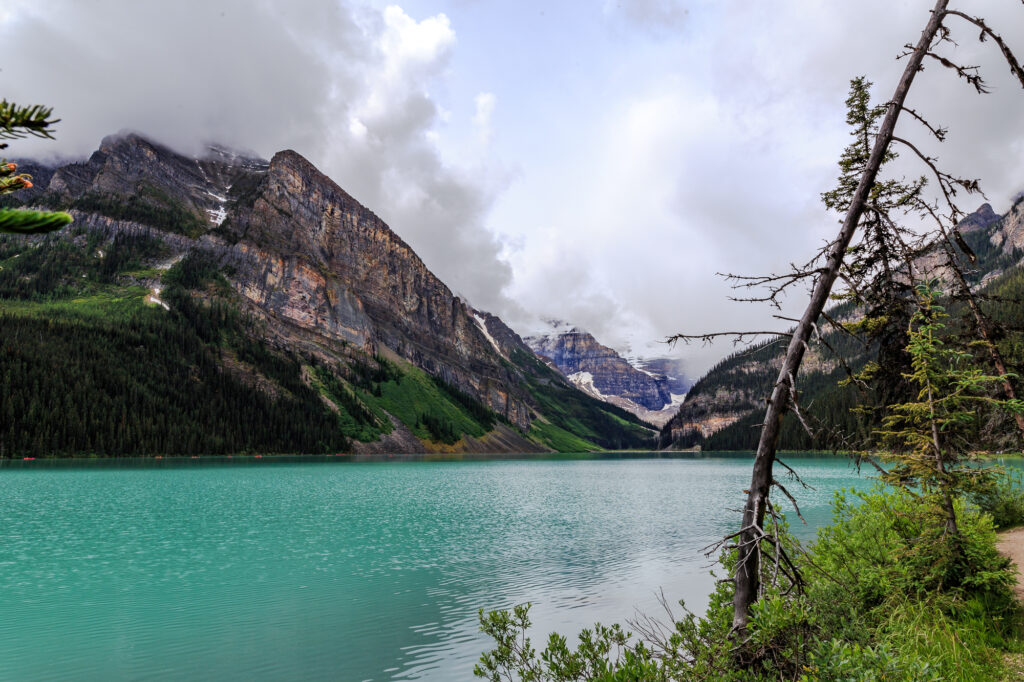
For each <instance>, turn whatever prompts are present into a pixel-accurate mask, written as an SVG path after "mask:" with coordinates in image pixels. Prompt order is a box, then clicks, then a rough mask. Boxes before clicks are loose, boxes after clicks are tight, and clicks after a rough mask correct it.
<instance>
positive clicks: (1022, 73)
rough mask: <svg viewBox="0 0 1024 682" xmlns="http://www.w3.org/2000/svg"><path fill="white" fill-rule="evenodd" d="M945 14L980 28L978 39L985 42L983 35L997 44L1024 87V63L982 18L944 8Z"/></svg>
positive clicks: (1011, 70)
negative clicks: (1023, 63)
mask: <svg viewBox="0 0 1024 682" xmlns="http://www.w3.org/2000/svg"><path fill="white" fill-rule="evenodd" d="M945 14H946V15H947V16H954V17H960V18H961V19H963V20H964V21H968V22H970V23H972V24H974V25H975V26H977V27H978V28H979V29H981V34H980V35H979V36H978V40H980V41H981V42H985V36H988V37H989V38H991V39H992V42H994V43H995V44H996V45H998V46H999V49H1000V50H1001V51H1002V53H1003V57H1005V58H1006V62H1007V64H1008V65H1009V66H1010V72H1011V73H1012V74H1013V75H1014V76H1016V77H1017V80H1019V81H1020V85H1021V87H1024V65H1022V64H1021V62H1020V61H1019V60H1018V59H1017V57H1015V56H1014V54H1013V52H1012V51H1011V50H1010V47H1009V46H1008V45H1007V44H1006V42H1005V41H1004V40H1003V39H1002V37H1000V36H999V35H998V34H996V33H995V32H994V31H993V30H992V29H991V28H989V27H988V25H987V24H986V23H985V22H984V20H982V19H981V18H980V17H971V16H968V15H966V14H964V13H963V12H959V11H957V10H946V12H945Z"/></svg>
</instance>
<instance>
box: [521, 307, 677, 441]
mask: <svg viewBox="0 0 1024 682" xmlns="http://www.w3.org/2000/svg"><path fill="white" fill-rule="evenodd" d="M551 325H552V330H551V331H550V332H548V333H545V334H537V335H533V336H529V337H527V338H526V339H525V341H526V343H527V345H529V346H530V348H532V349H533V351H534V352H535V353H536V354H537V355H538V356H540V357H541V358H542V359H544V360H546V361H547V362H549V363H550V365H551V366H553V367H555V368H556V369H558V371H559V372H561V373H562V374H564V375H565V376H566V377H567V378H568V379H569V380H570V381H572V382H573V383H574V384H575V385H576V386H577V387H578V388H580V389H581V390H582V391H584V392H586V393H588V394H590V395H592V396H594V397H595V398H598V399H600V400H604V401H605V402H609V403H611V404H613V405H617V406H618V407H621V408H623V409H625V410H628V411H630V412H632V413H633V414H636V415H637V416H639V417H640V418H642V419H644V420H646V421H649V422H651V423H652V424H656V425H659V426H660V425H661V424H663V423H664V422H666V421H667V420H668V419H670V418H671V417H672V415H673V414H675V407H677V406H678V405H679V401H680V400H681V399H682V397H683V395H684V394H685V393H686V389H687V388H688V383H687V381H686V378H685V376H683V374H682V372H681V367H680V366H679V363H678V361H676V360H674V359H671V358H657V359H653V360H640V359H635V360H634V361H633V362H630V361H629V360H627V359H625V358H624V357H622V356H621V355H619V353H617V352H616V351H615V350H613V349H611V348H609V347H607V346H604V345H602V344H601V343H599V342H598V341H597V339H595V338H594V337H593V335H591V334H590V333H589V332H587V331H585V330H583V329H580V328H579V327H575V326H573V325H569V324H566V323H561V322H552V323H551ZM669 369H671V371H672V372H674V373H673V374H671V375H670V374H668V372H667V371H665V370H669Z"/></svg>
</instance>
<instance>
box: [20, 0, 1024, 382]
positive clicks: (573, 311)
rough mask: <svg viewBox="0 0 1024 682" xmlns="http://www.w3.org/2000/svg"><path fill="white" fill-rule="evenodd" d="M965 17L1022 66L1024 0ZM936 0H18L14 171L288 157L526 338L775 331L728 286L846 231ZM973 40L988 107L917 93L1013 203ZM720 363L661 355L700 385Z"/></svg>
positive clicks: (1004, 204) (692, 353)
mask: <svg viewBox="0 0 1024 682" xmlns="http://www.w3.org/2000/svg"><path fill="white" fill-rule="evenodd" d="M952 4H953V5H956V6H957V7H959V8H963V9H965V10H966V11H968V12H969V13H972V14H981V13H983V14H984V15H985V16H987V18H988V19H989V20H990V22H991V23H992V24H993V25H994V26H995V27H997V30H999V31H1000V32H1002V33H1003V35H1004V37H1005V38H1006V39H1007V40H1008V42H1009V43H1010V44H1011V46H1012V47H1014V48H1015V49H1016V50H1017V52H1018V55H1020V56H1024V7H1022V6H1021V5H1020V4H1019V3H1014V2H985V1H984V0H960V1H959V2H957V1H954V2H953V3H952ZM931 5H932V2H931V1H930V0H913V1H909V0H857V2H850V1H849V0H832V1H831V2H812V1H811V0H803V1H799V0H790V1H786V0H778V1H776V0H760V1H758V2H751V1H746V2H740V1H739V0H735V1H728V0H707V1H706V2H691V1H689V0H619V1H617V0H589V1H586V0H576V1H570V0H565V1H555V2H523V1H519V2H500V3H499V2H496V1H486V2H485V1H483V0H407V1H405V2H402V4H400V5H395V4H387V3H383V2H380V3H378V2H373V1H371V2H367V3H358V2H336V1H334V0H322V1H317V0H307V1H296V2H290V3H287V4H286V3H273V2H258V1H253V0H236V1H224V0H202V1H201V2H197V1H192V0H187V1H185V0H178V1H176V2H173V3H170V2H162V1H160V2H158V1H156V0H150V1H145V0H135V1H129V0H123V1H120V2H114V1H102V0H94V1H89V2H83V1H81V0H63V1H62V0H47V2H45V3H40V2H22V1H21V0H3V4H2V5H0V40H2V42H0V44H3V45H4V53H3V59H2V60H0V69H2V70H0V95H2V96H3V97H6V98H7V99H11V100H14V101H17V102H19V103H36V102H40V103H46V104H49V105H52V106H53V107H54V108H55V113H56V115H58V116H59V117H60V118H62V119H63V120H62V122H61V124H60V125H59V127H58V141H57V142H47V143H36V142H34V141H32V142H19V143H16V144H15V145H12V147H11V149H10V150H9V153H10V155H11V156H12V158H18V157H19V156H39V155H42V154H54V155H62V156H68V157H73V156H85V155H88V154H89V153H90V152H91V151H92V150H94V149H95V148H96V147H97V146H98V145H99V142H100V140H101V139H102V138H103V137H104V136H105V135H107V134H110V133H113V132H116V131H118V130H122V129H130V130H136V131H139V132H142V133H144V134H146V135H149V136H151V137H153V138H154V139H157V140H159V141H162V142H164V143H166V144H169V145H170V146H172V147H175V148H177V149H180V150H182V151H195V150H197V149H200V148H201V145H202V144H203V143H205V142H210V141H219V142H222V143H224V144H228V145H231V146H235V147H239V148H244V149H251V150H253V151H255V152H258V153H259V154H260V155H262V156H265V157H268V158H269V157H270V156H271V155H273V153H274V152H275V151H278V150H280V149H285V148H291V149H295V150H296V151H298V152H299V153H301V154H303V155H304V156H306V157H307V158H309V159H310V160H311V161H313V162H314V163H315V164H316V165H317V166H319V167H320V168H321V169H322V170H324V172H326V173H327V174H328V175H330V176H331V177H332V178H334V179H335V180H336V181H337V182H338V183H339V184H340V185H341V186H342V187H343V188H345V189H346V190H348V191H349V192H350V193H351V194H352V195H353V196H355V197H356V198H357V199H358V200H360V201H361V202H362V203H363V204H365V205H367V206H368V207H370V208H371V209H372V210H374V211H375V212H376V213H377V214H378V215H380V216H381V217H382V218H383V219H384V220H385V221H387V222H388V223H389V224H390V225H391V227H392V228H393V229H394V230H395V231H396V232H397V233H398V234H399V235H400V236H402V237H403V238H404V239H405V240H406V241H408V242H409V244H410V245H412V247H413V248H414V249H415V250H416V251H417V253H419V255H420V256H421V257H422V258H423V260H424V261H425V262H426V263H427V265H428V266H429V267H430V268H431V269H432V270H433V271H434V272H435V273H436V274H437V275H438V276H440V277H441V278H442V279H443V280H444V281H445V282H446V283H447V284H448V285H449V286H450V287H451V288H452V289H453V290H454V291H455V292H456V293H458V294H460V295H462V296H464V297H465V298H467V299H468V300H469V301H470V302H472V303H473V304H474V305H475V306H477V307H478V308H481V309H484V310H489V311H492V312H494V313H497V314H498V315H500V316H501V317H503V318H504V319H505V320H506V321H507V322H509V323H510V324H511V325H512V326H513V327H514V328H516V329H517V330H518V331H520V332H523V333H529V332H530V331H532V330H533V329H534V328H536V327H537V325H538V322H537V321H538V319H541V318H558V319H562V320H567V321H570V322H574V323H576V324H579V325H581V326H583V327H585V328H587V329H589V330H591V331H592V332H593V333H594V334H595V335H596V336H597V337H598V339H599V340H601V341H603V342H604V343H607V344H609V345H613V346H615V347H618V348H620V349H624V348H625V347H626V346H627V345H631V346H632V347H633V349H634V351H640V352H647V353H652V352H665V351H666V350H667V349H665V348H658V347H654V349H653V350H652V349H649V348H647V346H649V345H650V344H651V343H653V342H657V341H659V340H661V339H663V338H664V337H666V336H667V335H669V334H672V333H674V332H679V331H686V332H702V331H712V330H719V329H726V330H732V329H743V328H764V327H765V326H766V325H772V326H773V328H780V327H782V326H784V325H783V324H782V323H779V322H777V321H775V322H773V320H772V319H771V312H772V311H770V310H766V309H764V308H763V307H757V306H753V305H750V304H741V303H731V302H729V301H728V296H729V295H730V293H731V292H730V290H729V288H728V284H727V283H725V282H724V281H723V280H722V279H721V278H720V277H718V276H717V275H716V273H717V272H722V271H727V272H738V273H748V274H749V273H761V272H766V271H771V270H779V269H784V268H785V267H786V264H787V263H789V262H791V261H801V262H802V261H803V260H805V259H806V258H807V257H809V256H810V255H811V253H813V251H814V250H816V248H817V247H818V246H820V244H821V243H822V242H823V240H825V239H826V238H828V237H829V236H831V235H833V234H834V233H835V231H836V229H837V217H836V216H834V215H829V214H827V213H826V212H825V211H824V209H823V207H822V206H821V202H820V200H819V195H820V193H821V192H822V191H824V190H826V189H829V187H830V184H831V183H832V181H833V179H834V177H835V174H836V172H835V164H836V159H837V158H838V155H839V153H840V151H841V150H842V148H843V146H845V144H846V141H847V131H846V128H845V123H844V113H845V112H844V106H843V101H844V99H845V96H846V90H847V87H848V84H849V80H850V79H851V78H853V77H855V76H858V75H867V76H868V77H869V78H870V79H871V80H873V81H874V82H875V84H876V87H875V92H876V97H877V99H879V100H880V101H884V100H885V99H887V98H888V97H889V94H890V93H891V91H892V88H893V87H894V85H895V82H896V80H897V79H898V77H899V71H900V69H901V68H902V65H901V63H898V62H896V61H895V59H894V58H895V57H896V55H897V54H898V53H899V52H900V50H901V47H902V46H903V45H904V44H905V43H907V42H916V40H917V38H918V36H919V35H920V31H921V29H922V28H923V26H924V23H925V21H926V20H927V17H928V10H929V8H930V7H931ZM951 25H953V26H957V25H956V24H955V23H953V24H951ZM976 34H977V32H976V31H972V30H967V28H966V27H963V28H961V27H959V26H957V30H956V33H955V35H954V37H955V39H956V40H957V42H958V45H957V46H952V45H948V46H946V47H944V48H943V49H944V51H945V53H946V54H948V55H950V56H952V57H954V58H956V59H957V60H959V61H962V62H964V63H968V64H980V65H982V66H983V67H985V72H986V77H987V80H988V81H989V83H990V85H991V87H992V90H993V93H992V94H990V95H987V96H983V97H979V96H976V95H974V94H973V90H972V89H970V88H969V87H968V86H967V85H966V84H964V83H963V82H962V81H959V82H958V80H957V79H956V77H955V75H954V74H952V73H950V72H948V71H946V70H944V69H941V68H940V67H939V66H938V65H937V64H935V63H930V64H927V65H926V66H927V69H926V71H925V72H924V73H923V74H922V75H921V77H920V79H919V82H918V83H917V84H916V85H915V86H914V90H913V91H912V93H911V96H910V100H909V104H910V105H911V106H913V107H914V108H916V109H918V110H920V111H922V112H925V113H926V114H927V115H928V116H929V117H931V118H932V119H934V120H935V122H937V123H940V124H942V125H946V126H948V127H949V128H950V131H951V132H950V137H949V140H948V141H947V143H945V144H944V145H942V148H941V149H937V150H936V151H937V153H939V154H940V155H941V158H942V160H943V162H944V163H945V164H946V167H947V168H949V169H951V170H953V171H955V172H957V173H958V174H961V175H965V176H970V177H979V178H981V179H982V181H983V187H984V189H985V191H986V193H987V195H988V198H989V200H990V201H991V203H992V204H993V206H994V207H995V209H996V210H997V211H1000V212H1002V211H1005V210H1006V209H1007V208H1008V205H1009V200H1010V197H1011V196H1012V195H1013V194H1015V193H1016V192H1018V191H1020V190H1021V189H1024V116H1022V113H1024V90H1022V89H1021V88H1020V86H1019V85H1017V84H1016V83H1015V81H1013V80H1012V79H1011V77H1010V75H1009V71H1008V69H1007V67H1006V66H1005V64H1004V63H1000V61H999V59H1001V57H1000V55H999V54H998V53H997V51H996V50H995V48H994V47H993V46H992V45H991V44H990V43H987V44H984V45H980V44H979V43H978V42H977V40H976ZM901 131H902V133H903V134H905V135H907V136H912V137H915V139H920V140H922V142H924V141H925V138H924V136H922V135H921V134H920V131H919V130H917V129H915V128H914V126H913V125H912V124H911V123H910V122H909V121H905V122H903V123H902V124H901ZM926 146H927V145H926ZM910 172H913V173H915V174H918V173H919V172H920V171H917V170H913V169H911V170H910ZM981 201H982V200H981V199H973V198H971V199H967V200H965V203H966V204H968V205H969V208H971V209H973V208H975V207H976V205H977V204H979V203H980V202H981ZM803 303H804V297H803V296H796V295H794V296H793V297H791V298H790V300H789V302H788V306H789V310H788V311H787V312H789V313H796V312H798V311H799V310H801V309H802V307H803ZM729 350H730V348H729V347H728V346H727V345H719V346H718V347H717V348H711V349H707V348H701V347H689V348H677V349H676V350H675V351H673V352H672V354H674V355H682V356H685V357H687V358H689V359H690V363H691V367H692V373H693V374H698V373H699V372H700V371H701V370H702V369H704V368H706V367H707V365H708V364H709V363H711V362H713V361H714V360H716V359H718V358H719V357H721V356H722V355H724V354H725V353H727V352H728V351H729Z"/></svg>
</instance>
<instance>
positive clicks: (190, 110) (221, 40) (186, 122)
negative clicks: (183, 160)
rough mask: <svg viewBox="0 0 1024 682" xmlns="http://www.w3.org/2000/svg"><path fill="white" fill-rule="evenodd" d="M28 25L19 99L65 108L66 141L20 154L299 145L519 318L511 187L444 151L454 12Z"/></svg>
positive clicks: (271, 12)
mask: <svg viewBox="0 0 1024 682" xmlns="http://www.w3.org/2000/svg"><path fill="white" fill-rule="evenodd" d="M16 23H17V26H16V30H15V28H14V27H13V24H11V25H7V24H4V25H0V39H2V40H3V43H4V46H5V55H7V56H5V65H4V66H5V67H6V70H5V72H4V73H3V76H4V95H5V96H7V97H8V98H12V99H15V100H17V101H20V102H46V103H49V104H52V105H53V106H54V107H55V113H56V115H58V116H60V117H61V118H62V119H63V122H62V123H61V124H60V125H59V127H58V135H57V137H58V142H57V143H53V142H49V143H45V144H37V143H35V142H34V141H27V142H22V143H19V145H18V146H17V147H16V148H15V147H12V150H11V151H12V153H17V154H19V155H22V156H27V155H35V154H42V155H45V154H47V153H50V154H52V153H55V152H59V153H63V154H66V155H76V156H84V155H86V154H88V153H90V152H91V151H92V150H94V149H95V148H96V147H97V146H98V143H99V141H100V139H101V138H102V137H103V136H105V135H108V134H110V133H112V132H116V131H118V130H120V129H124V128H127V129H132V130H137V131H139V132H142V133H143V134H148V135H150V136H153V137H154V138H156V139H157V140H160V141H163V142H165V143H167V144H170V145H171V146H173V147H176V148H178V149H181V150H183V151H197V150H198V149H200V148H201V145H202V143H205V142H207V141H218V142H222V143H225V144H228V145H233V146H237V147H240V148H243V149H244V148H249V149H255V150H256V151H258V152H259V153H261V154H263V155H265V156H267V157H269V156H270V155H272V154H273V153H274V152H276V151H278V150H280V149H285V148H292V149H295V150H296V151H298V152H299V153H301V154H303V155H305V156H306V157H307V158H309V159H310V160H311V161H312V162H313V163H315V164H316V165H318V166H319V167H320V168H321V169H322V170H323V171H324V172H325V173H326V174H327V175H329V176H330V177H332V178H333V179H334V180H336V181H337V182H338V184H340V185H341V186H342V187H344V188H345V189H346V190H347V191H348V192H349V193H351V194H352V195H353V196H354V197H355V198H356V199H358V200H359V201H360V202H362V203H363V204H365V205H366V206H368V207H369V208H370V209H371V210H373V211H374V212H376V213H377V214H378V215H380V216H381V217H382V218H383V219H384V220H385V221H387V222H388V223H389V224H390V225H391V226H392V228H393V229H394V230H395V231H396V232H397V233H398V234H399V235H400V236H401V237H402V238H403V239H405V241H407V242H408V243H409V244H410V245H411V246H412V247H413V248H414V249H415V250H416V251H417V253H419V255H420V256H421V257H422V258H423V259H424V261H425V262H426V263H427V265H428V267H430V268H431V269H432V270H433V271H434V272H435V273H436V274H437V275H438V276H439V277H441V278H442V280H444V281H445V282H446V283H447V284H448V285H449V286H451V287H452V288H453V289H455V290H458V291H461V292H464V293H465V294H466V295H467V296H468V297H469V298H470V299H471V300H472V301H474V303H476V304H477V305H481V306H486V307H489V308H491V309H495V310H501V309H502V308H503V307H506V306H508V305H509V303H508V301H507V300H506V299H504V298H503V293H502V291H503V289H504V287H505V286H506V285H507V283H508V282H509V280H510V279H511V271H510V269H509V266H508V265H507V263H505V262H504V261H503V260H502V259H501V257H500V252H501V245H500V244H499V243H498V242H497V240H496V239H495V238H494V237H493V236H492V235H491V234H490V233H489V232H488V231H487V230H486V228H485V224H484V223H485V220H486V217H487V214H488V211H489V209H490V206H491V203H492V201H493V199H494V196H495V193H496V192H497V190H498V186H497V185H495V184H494V182H493V181H492V180H491V179H490V176H489V175H488V173H487V172H482V171H481V169H480V168H476V167H474V168H472V169H464V168H461V167H459V166H455V165H453V164H452V163H450V162H449V161H448V160H447V159H446V158H445V157H444V156H443V155H442V153H441V152H440V151H439V147H438V142H439V139H440V137H439V130H438V124H439V121H440V120H441V118H442V110H441V108H440V106H439V104H438V101H437V100H436V99H435V97H434V96H433V95H432V89H434V88H437V89H438V90H439V91H443V89H444V88H443V84H444V81H445V79H446V78H447V72H446V70H447V68H448V65H449V63H450V61H451V58H452V54H453V50H454V49H455V46H456V43H457V41H456V34H455V30H454V29H453V27H452V25H451V22H450V20H449V19H448V17H447V16H446V15H444V14H441V13H435V14H433V15H431V16H425V17H413V16H412V15H410V14H409V13H407V12H406V11H405V10H404V9H402V8H401V7H399V6H397V5H389V6H387V7H385V8H384V9H383V10H381V11H377V10H374V9H372V8H367V7H354V6H349V5H347V4H342V3H339V2H334V1H333V0H322V1H320V2H303V3H293V4H287V5H286V4H280V3H272V2H270V1H269V0H261V1H242V0H187V1H182V2H175V3H123V2H117V1H115V0H97V2H93V3H80V2H73V1H71V0H53V1H52V2H47V3H45V6H43V3H35V4H33V5H30V6H29V5H26V9H25V12H24V14H23V15H19V20H18V21H17V22H16ZM38 45H47V46H48V48H47V49H46V50H39V49H38V48H37V46H38ZM483 171H486V168H484V169H483Z"/></svg>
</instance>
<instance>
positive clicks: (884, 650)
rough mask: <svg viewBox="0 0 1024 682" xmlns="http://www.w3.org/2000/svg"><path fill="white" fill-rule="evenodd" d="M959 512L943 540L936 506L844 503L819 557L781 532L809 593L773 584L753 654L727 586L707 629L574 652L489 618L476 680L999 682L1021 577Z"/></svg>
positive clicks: (884, 499) (521, 622) (755, 618)
mask: <svg viewBox="0 0 1024 682" xmlns="http://www.w3.org/2000/svg"><path fill="white" fill-rule="evenodd" d="M956 514H957V521H958V524H959V528H960V535H959V537H958V538H955V539H954V538H949V537H945V536H943V534H942V529H943V527H944V526H943V523H942V517H941V512H937V511H936V510H935V508H934V505H933V504H932V503H931V500H930V499H929V498H928V496H926V495H919V494H914V493H911V492H908V491H905V490H897V491H883V490H876V491H874V492H871V493H838V494H837V495H836V499H835V502H834V517H833V522H832V524H831V525H830V526H828V527H825V528H822V529H821V530H820V531H819V533H818V537H817V539H816V541H815V542H814V543H812V545H811V546H810V548H807V549H801V548H800V547H799V546H797V544H796V542H795V541H794V540H793V539H792V538H791V537H789V536H788V535H787V534H786V532H785V528H784V527H780V528H779V529H778V530H779V535H780V537H781V538H782V542H783V544H784V546H786V547H787V548H788V550H789V554H790V556H794V557H795V561H796V562H797V563H798V565H799V567H800V569H801V574H802V576H803V579H804V581H805V589H804V590H803V591H800V590H797V589H795V588H796V587H797V586H796V585H793V584H789V583H785V584H782V585H775V586H769V583H767V582H764V585H765V586H766V587H765V594H763V595H762V598H761V599H760V600H759V601H758V602H757V603H756V604H755V607H754V609H753V611H752V619H751V622H750V625H749V628H748V631H747V633H748V640H747V641H746V642H745V646H744V647H742V648H738V647H736V643H735V642H734V641H732V640H731V639H730V634H731V633H730V627H731V620H732V589H733V588H732V585H731V583H729V582H727V581H726V582H721V583H719V586H718V588H717V589H716V590H715V592H714V593H713V594H712V595H711V600H710V606H709V607H708V611H707V613H706V614H705V615H704V617H702V618H698V617H696V616H694V615H693V614H687V615H686V616H685V617H684V618H682V619H681V620H675V621H673V623H672V624H671V626H667V627H666V628H664V629H662V630H661V631H660V633H659V630H658V628H651V627H641V628H640V629H641V633H642V635H643V636H642V637H639V638H637V637H634V636H633V635H631V634H630V633H628V632H625V631H623V630H622V629H621V628H620V627H619V626H617V625H615V626H611V627H604V626H601V625H596V626H595V627H594V628H592V629H587V630H584V631H583V632H582V633H581V635H580V641H579V644H578V646H577V647H576V648H575V649H572V648H570V647H569V646H568V643H567V641H566V639H565V638H564V637H562V636H561V635H558V634H552V635H551V636H550V638H549V640H548V645H547V647H546V648H545V649H544V651H542V652H541V653H540V654H538V653H537V652H536V651H535V650H534V649H533V648H532V646H531V644H530V640H529V638H528V637H527V630H528V628H529V624H530V623H529V619H528V617H527V614H528V608H529V607H528V605H527V606H519V607H516V608H515V609H514V610H513V611H511V612H510V611H497V612H493V613H490V614H487V615H484V614H483V613H482V612H481V615H480V620H481V629H482V630H483V631H484V632H486V633H487V634H488V635H490V636H491V637H492V638H494V639H495V641H496V643H497V647H496V648H495V649H493V650H492V651H490V652H487V653H485V654H484V655H483V656H482V657H481V659H480V664H479V665H478V666H477V667H476V669H475V671H474V672H475V674H476V675H477V676H478V677H484V678H487V679H490V680H498V679H501V680H515V679H519V680H523V681H524V682H525V681H527V680H531V681H534V682H563V681H567V680H600V681H609V680H637V681H638V682H654V681H662V680H708V679H713V680H736V681H741V680H742V681H748V680H777V679H788V680H994V679H1001V678H1002V673H1003V665H1004V664H1003V659H1002V653H1003V652H1004V651H1006V650H1008V649H1016V648H1019V647H1020V646H1021V643H1020V640H1019V627H1020V623H1021V619H1020V611H1019V605H1018V604H1017V602H1016V600H1015V599H1014V597H1013V594H1012V592H1011V589H1010V588H1011V586H1012V584H1013V581H1014V574H1013V572H1012V570H1011V569H1010V566H1009V561H1008V560H1007V559H1006V558H1004V557H1002V556H1001V555H1000V554H999V553H998V552H997V551H996V546H995V540H996V537H995V529H994V524H993V520H992V517H991V516H989V515H988V514H986V513H983V512H982V511H980V510H979V509H977V508H976V507H972V506H970V505H967V504H965V503H964V502H963V501H962V500H958V501H957V504H956ZM783 525H784V522H783ZM771 530H773V529H771V528H769V531H771ZM734 562H735V552H727V553H725V554H724V555H723V557H722V563H723V567H724V568H725V569H726V571H730V570H731V569H732V568H733V564H734ZM765 564H767V562H765ZM765 564H763V565H762V566H763V568H766V570H770V569H768V568H767V567H766V565H765ZM645 622H646V623H647V624H648V625H649V623H650V622H649V621H641V622H640V623H639V624H638V625H640V626H642V625H643V624H644V623H645ZM741 656H742V659H741V658H740V657H741Z"/></svg>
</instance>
